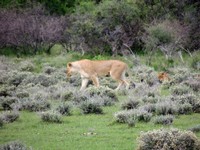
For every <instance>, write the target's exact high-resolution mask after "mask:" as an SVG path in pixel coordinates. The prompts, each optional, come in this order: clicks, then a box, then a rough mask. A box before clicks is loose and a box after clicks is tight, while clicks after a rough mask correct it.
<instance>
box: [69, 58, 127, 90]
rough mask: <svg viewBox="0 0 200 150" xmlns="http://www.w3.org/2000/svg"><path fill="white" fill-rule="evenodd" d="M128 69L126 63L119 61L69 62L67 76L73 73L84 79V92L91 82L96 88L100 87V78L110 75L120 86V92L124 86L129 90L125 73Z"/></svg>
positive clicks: (85, 60)
mask: <svg viewBox="0 0 200 150" xmlns="http://www.w3.org/2000/svg"><path fill="white" fill-rule="evenodd" d="M127 69H128V66H127V64H126V63H124V62H122V61H119V60H99V61H98V60H95V61H92V60H88V59H84V60H79V61H75V62H69V63H68V64H67V76H68V77H69V76H71V73H73V72H78V73H79V74H80V75H81V78H82V85H81V90H84V89H85V88H86V86H87V84H88V81H89V80H92V81H93V84H94V85H95V86H96V87H99V79H98V77H99V76H106V75H110V76H111V77H112V78H113V79H114V80H116V81H117V82H118V83H119V84H118V86H117V88H116V90H118V89H119V88H120V87H121V86H122V85H123V84H125V85H126V88H127V89H128V87H129V83H128V82H127V81H126V79H125V73H126V71H127Z"/></svg>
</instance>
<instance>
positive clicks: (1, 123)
mask: <svg viewBox="0 0 200 150" xmlns="http://www.w3.org/2000/svg"><path fill="white" fill-rule="evenodd" d="M2 126H3V118H2V117H0V127H2Z"/></svg>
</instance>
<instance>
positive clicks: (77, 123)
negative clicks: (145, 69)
mask: <svg viewBox="0 0 200 150" xmlns="http://www.w3.org/2000/svg"><path fill="white" fill-rule="evenodd" d="M198 56H199V54H198ZM156 57H157V56H155V58H156ZM195 57H197V56H195ZM80 58H81V55H79V54H73V55H72V54H68V55H56V56H45V55H44V56H43V55H39V56H35V57H25V58H15V57H10V58H8V59H9V61H11V62H12V63H13V62H14V63H15V64H17V66H18V67H21V66H20V65H18V64H20V63H21V62H26V61H29V62H31V63H33V64H34V69H33V70H32V72H31V75H32V76H37V74H41V73H42V72H43V69H44V66H45V64H48V66H51V67H54V68H56V69H58V70H59V69H61V71H62V69H64V68H65V66H66V62H69V61H73V60H77V59H80ZM88 58H90V56H88ZM101 58H103V57H100V56H99V57H96V59H101ZM155 58H153V60H154V59H155ZM163 58H164V57H163ZM3 59H4V58H3ZM117 59H123V60H124V61H127V60H126V59H124V58H117ZM185 60H186V63H185V66H187V67H191V64H192V60H191V58H188V57H186V58H185ZM131 61H132V60H131V59H129V60H128V61H127V63H130V62H131ZM159 61H161V60H159ZM2 62H4V63H5V61H2ZM140 62H141V63H143V64H144V63H145V58H144V56H141V57H140ZM6 63H7V62H6ZM6 63H5V64H6ZM12 63H11V64H12ZM176 63H178V60H177V62H175V65H176ZM152 65H153V66H154V67H155V68H156V66H157V69H158V70H162V69H163V68H167V67H168V64H167V63H166V65H164V64H162V65H163V66H162V67H160V68H159V67H158V66H159V62H158V61H157V62H156V61H153V64H152ZM8 66H10V65H9V63H8ZM130 66H131V63H130ZM11 68H12V65H11ZM17 70H19V69H18V68H17ZM193 72H196V73H198V70H196V71H195V70H193ZM20 73H21V72H19V73H18V74H20ZM62 73H63V72H62ZM15 74H16V73H15ZM28 75H29V74H28ZM61 75H62V74H61ZM49 76H50V77H51V78H53V77H54V76H53V75H49ZM55 77H56V76H55ZM26 78H28V77H26ZM35 78H36V77H35ZM61 79H62V78H61ZM61 79H60V78H58V80H61ZM11 81H12V80H11ZM63 81H64V83H65V82H66V81H65V79H63ZM9 84H11V83H10V81H9ZM9 84H8V83H7V82H5V83H4V84H3V85H0V86H2V87H3V86H4V85H6V86H8V85H9ZM20 84H22V85H23V82H22V83H20ZM138 84H139V83H138ZM37 86H38V85H32V84H31V85H30V83H29V85H23V86H18V88H16V89H15V91H14V92H13V91H12V92H13V93H14V94H13V95H17V94H18V92H19V91H20V92H21V91H26V90H27V91H28V92H29V94H30V98H31V97H32V95H33V97H34V95H35V94H36V93H37V92H38V93H40V91H38V90H41V91H42V92H44V91H45V90H46V91H47V90H49V89H50V88H49V87H51V86H49V85H48V87H41V86H38V87H39V88H38V87H37ZM52 86H53V87H54V85H52ZM56 86H57V87H59V86H63V85H62V83H59V82H58V83H57V84H56ZM56 86H55V87H56ZM68 86H69V85H68ZM79 86H80V85H79ZM2 87H1V88H2ZM34 87H36V89H33V88H34ZM55 87H54V88H55ZM20 88H21V89H20ZM42 88H43V89H42ZM74 88H75V89H77V88H79V87H77V86H75V87H74ZM159 88H161V86H159ZM44 89H45V90H44ZM63 89H64V90H67V89H69V87H63ZM43 90H44V91H43ZM159 90H160V93H161V96H164V97H165V96H167V95H169V94H170V92H169V90H168V89H167V90H166V89H164V90H163V89H159ZM30 91H31V92H32V91H36V93H31V92H30ZM48 92H49V91H48ZM61 92H63V91H61ZM129 92H132V91H129ZM48 94H53V93H50V92H49V93H48ZM44 95H45V96H46V93H44ZM197 95H198V93H197ZM45 96H44V97H45ZM128 96H133V95H131V93H128V94H126V95H123V94H122V95H120V94H117V97H118V99H119V101H118V102H116V103H115V104H114V105H112V106H104V107H102V108H103V114H82V113H81V111H80V109H78V108H77V107H74V108H73V109H72V113H71V115H70V116H63V122H62V123H49V122H44V121H42V120H41V118H40V115H39V113H38V112H30V111H27V110H23V111H20V112H19V113H20V117H19V119H18V120H16V121H15V122H13V123H6V124H4V125H3V126H2V127H0V144H5V143H7V142H10V141H16V140H19V141H22V142H23V143H24V144H25V145H26V146H28V147H32V148H33V149H34V150H57V149H58V150H66V149H70V150H79V149H81V150H86V149H87V150H90V149H91V150H93V149H95V150H130V149H137V147H138V141H137V139H138V137H139V136H140V133H141V132H147V131H151V130H154V129H160V128H178V129H180V130H187V129H189V128H191V127H194V126H196V125H199V124H200V114H199V113H193V112H192V113H191V114H186V115H176V116H175V119H174V121H173V123H172V124H171V125H158V124H154V123H153V122H151V121H150V122H143V121H138V122H137V123H136V125H135V126H134V127H130V126H128V124H123V123H117V122H116V120H115V119H114V114H115V113H116V112H118V111H120V110H121V104H122V103H123V102H124V101H126V100H127V99H128ZM45 98H46V99H48V101H50V103H51V105H52V107H53V108H54V107H56V105H58V103H60V101H59V100H55V98H54V99H53V96H49V97H48V96H46V97H45ZM198 100H199V97H198ZM0 109H1V110H0V114H3V112H4V111H3V109H2V108H0ZM195 134H196V136H197V137H198V138H199V139H200V132H197V133H195Z"/></svg>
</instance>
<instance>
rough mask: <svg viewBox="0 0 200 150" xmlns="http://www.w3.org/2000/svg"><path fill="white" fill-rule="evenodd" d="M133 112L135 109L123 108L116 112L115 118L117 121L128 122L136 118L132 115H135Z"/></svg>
mask: <svg viewBox="0 0 200 150" xmlns="http://www.w3.org/2000/svg"><path fill="white" fill-rule="evenodd" d="M132 114H133V110H123V111H119V112H117V113H115V114H114V118H115V120H116V122H119V123H128V122H129V121H130V120H135V118H133V117H132V116H133V115H132Z"/></svg>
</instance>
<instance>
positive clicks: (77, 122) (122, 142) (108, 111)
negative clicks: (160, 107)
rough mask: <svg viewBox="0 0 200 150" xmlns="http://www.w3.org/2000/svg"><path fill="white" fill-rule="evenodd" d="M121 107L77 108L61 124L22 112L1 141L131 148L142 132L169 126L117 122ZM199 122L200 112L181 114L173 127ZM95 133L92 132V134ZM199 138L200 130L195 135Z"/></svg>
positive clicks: (100, 149)
mask: <svg viewBox="0 0 200 150" xmlns="http://www.w3.org/2000/svg"><path fill="white" fill-rule="evenodd" d="M118 109H119V108H117V107H116V106H112V107H105V108H104V114H102V115H82V114H80V113H79V112H78V111H75V112H74V113H73V115H72V116H66V117H64V122H63V123H61V124H56V123H46V122H42V121H41V119H40V117H39V116H38V114H37V113H33V112H26V111H23V112H21V115H20V119H19V120H18V121H16V122H14V123H11V124H6V125H4V126H3V127H2V128H1V129H0V144H4V143H6V142H9V141H13V140H20V141H23V142H24V143H25V144H26V145H27V146H32V148H33V149H34V150H41V149H42V150H49V149H59V150H65V149H71V150H78V149H81V150H86V149H87V150H88V149H91V150H93V149H95V150H110V149H117V150H118V149H119V150H122V149H123V150H130V149H136V148H137V144H138V143H137V138H138V136H139V135H140V132H141V131H149V130H153V129H158V128H162V127H166V128H168V127H169V126H161V125H154V124H153V123H151V122H149V123H141V122H138V123H137V124H136V126H135V127H128V126H127V125H126V124H119V123H115V122H114V120H113V114H114V112H116V111H117V110H118ZM197 124H200V114H192V115H182V116H179V117H178V118H177V119H175V122H174V123H173V125H172V126H170V127H175V128H180V129H183V130H186V129H188V128H190V127H192V126H195V125H197ZM91 132H92V133H94V134H92V135H91V134H90V133H91ZM196 135H197V136H198V137H199V138H200V133H197V134H196Z"/></svg>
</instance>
